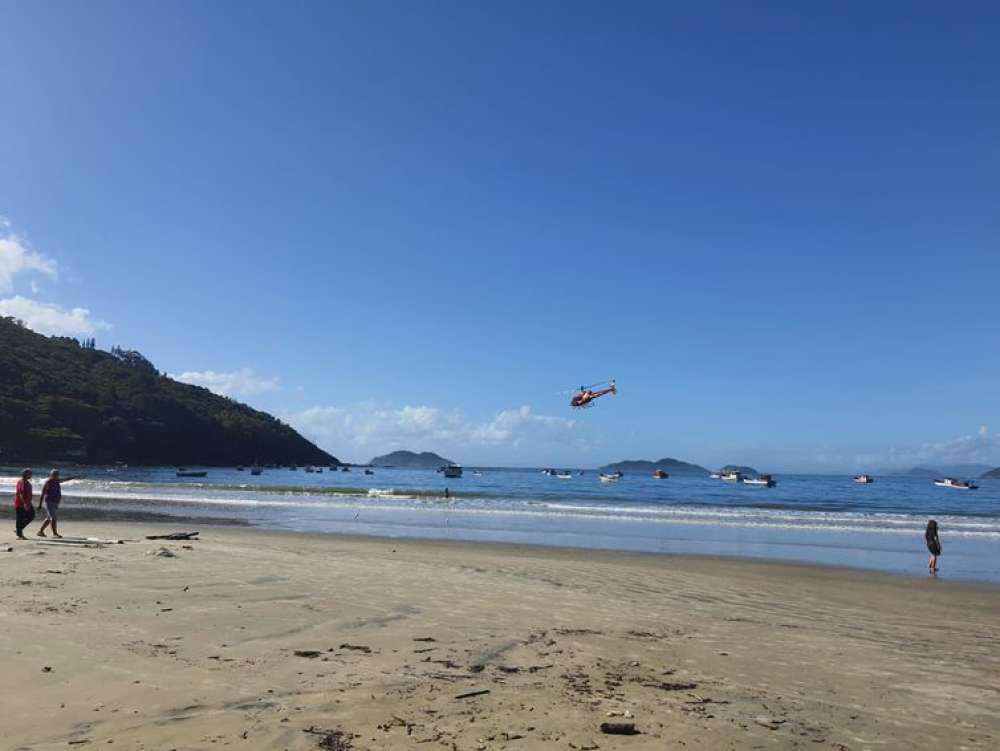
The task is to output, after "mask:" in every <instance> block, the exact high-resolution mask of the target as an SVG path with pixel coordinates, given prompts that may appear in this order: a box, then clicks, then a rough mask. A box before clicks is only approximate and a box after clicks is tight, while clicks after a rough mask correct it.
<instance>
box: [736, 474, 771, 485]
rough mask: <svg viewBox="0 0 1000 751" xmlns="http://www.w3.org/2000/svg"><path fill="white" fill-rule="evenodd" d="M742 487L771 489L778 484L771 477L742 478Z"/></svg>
mask: <svg viewBox="0 0 1000 751" xmlns="http://www.w3.org/2000/svg"><path fill="white" fill-rule="evenodd" d="M743 484H744V485H756V486H757V487H760V488H773V487H774V486H775V485H777V484H778V483H777V482H776V481H775V479H774V478H773V477H771V475H760V476H758V477H744V478H743Z"/></svg>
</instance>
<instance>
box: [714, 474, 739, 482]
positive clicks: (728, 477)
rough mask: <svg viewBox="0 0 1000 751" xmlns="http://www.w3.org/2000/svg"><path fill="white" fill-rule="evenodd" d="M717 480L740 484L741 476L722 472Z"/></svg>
mask: <svg viewBox="0 0 1000 751" xmlns="http://www.w3.org/2000/svg"><path fill="white" fill-rule="evenodd" d="M719 479H721V480H723V481H724V482H742V481H743V474H742V473H740V472H723V473H722V474H721V475H720V476H719Z"/></svg>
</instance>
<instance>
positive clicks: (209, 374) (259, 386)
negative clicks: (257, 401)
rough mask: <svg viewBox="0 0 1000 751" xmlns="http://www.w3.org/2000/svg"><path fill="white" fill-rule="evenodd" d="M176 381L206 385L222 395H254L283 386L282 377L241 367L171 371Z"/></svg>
mask: <svg viewBox="0 0 1000 751" xmlns="http://www.w3.org/2000/svg"><path fill="white" fill-rule="evenodd" d="M170 377H171V378H173V379H174V380H175V381H181V382H182V383H190V384H191V385H193V386H204V387H205V388H207V389H208V390H209V391H214V392H215V393H216V394H221V395H222V396H254V395H256V394H264V393H267V392H268V391H278V390H279V389H280V388H281V379H280V378H277V377H275V378H265V377H263V376H259V375H257V374H256V373H255V372H254V370H253V368H241V369H240V370H234V371H231V372H229V373H225V372H217V371H214V370H186V371H184V372H183V373H177V374H174V373H171V374H170Z"/></svg>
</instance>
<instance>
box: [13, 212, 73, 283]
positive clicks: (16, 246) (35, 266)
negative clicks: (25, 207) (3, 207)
mask: <svg viewBox="0 0 1000 751" xmlns="http://www.w3.org/2000/svg"><path fill="white" fill-rule="evenodd" d="M0 232H2V234H0V292H10V291H11V290H12V289H13V288H14V277H15V276H17V275H18V274H25V273H35V274H41V275H43V276H47V277H50V278H55V277H56V275H57V274H58V272H59V264H58V263H56V261H55V259H53V258H49V257H48V256H46V255H44V254H42V253H38V252H36V251H34V250H32V249H31V248H29V247H28V246H27V244H26V243H25V241H24V240H23V239H22V238H20V237H18V236H17V235H15V234H13V233H12V232H11V231H10V221H9V220H6V219H4V220H3V221H2V222H0Z"/></svg>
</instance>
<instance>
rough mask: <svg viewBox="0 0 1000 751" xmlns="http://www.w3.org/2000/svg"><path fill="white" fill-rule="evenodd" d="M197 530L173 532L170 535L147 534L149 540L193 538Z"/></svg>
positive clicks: (196, 534)
mask: <svg viewBox="0 0 1000 751" xmlns="http://www.w3.org/2000/svg"><path fill="white" fill-rule="evenodd" d="M197 536H198V533H197V532H171V533H170V534H169V535H146V539H147V540H193V539H194V538H196V537H197Z"/></svg>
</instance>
